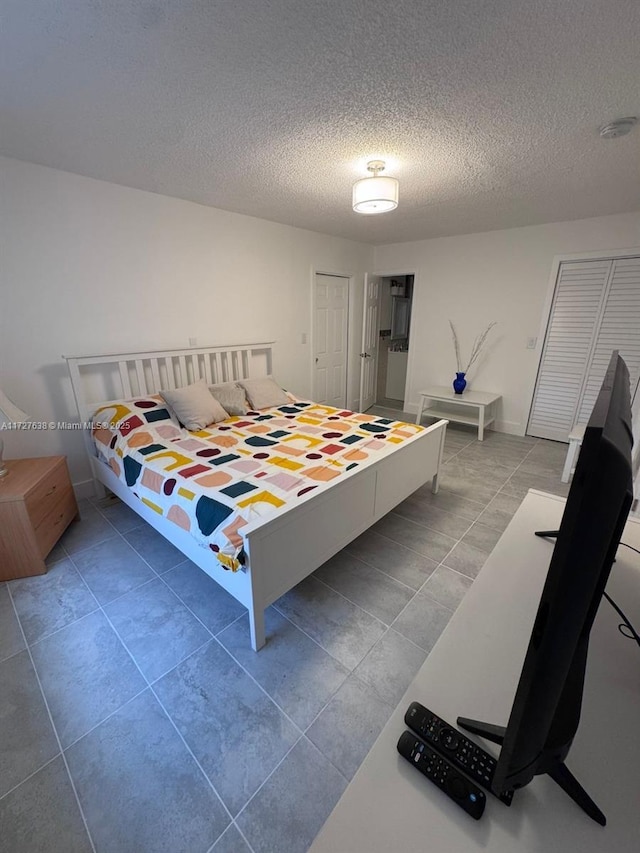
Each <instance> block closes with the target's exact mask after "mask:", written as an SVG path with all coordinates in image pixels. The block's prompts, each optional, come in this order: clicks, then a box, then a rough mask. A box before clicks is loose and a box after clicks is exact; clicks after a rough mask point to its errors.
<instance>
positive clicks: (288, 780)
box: [237, 738, 347, 853]
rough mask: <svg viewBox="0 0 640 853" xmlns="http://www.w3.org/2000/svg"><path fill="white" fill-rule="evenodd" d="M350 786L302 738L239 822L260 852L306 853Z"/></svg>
mask: <svg viewBox="0 0 640 853" xmlns="http://www.w3.org/2000/svg"><path fill="white" fill-rule="evenodd" d="M310 768H312V769H313V772H309V771H310ZM346 784H347V782H346V779H345V778H344V777H343V776H342V775H341V774H340V773H339V772H338V771H337V770H336V768H335V767H334V766H333V765H332V764H331V763H330V762H329V761H328V760H327V759H326V758H325V757H324V755H322V753H321V752H319V750H318V749H317V748H316V747H315V746H314V745H313V744H312V743H311V742H310V741H309V740H307V738H301V739H300V740H299V741H298V743H297V744H296V745H295V746H294V748H293V749H292V750H291V752H290V753H289V755H287V757H286V758H285V760H284V761H283V762H282V764H280V766H279V767H278V768H277V769H276V771H275V773H273V775H272V776H271V777H270V778H269V779H268V780H267V782H266V783H265V785H263V787H262V788H261V789H260V790H259V791H258V793H257V794H256V796H255V797H254V798H253V799H252V800H251V802H250V803H249V805H248V806H247V808H246V809H245V810H244V811H243V812H242V814H241V815H240V816H239V818H238V820H237V823H238V825H239V826H240V829H241V830H242V832H243V833H244V835H245V836H246V837H247V839H248V841H249V843H250V844H251V847H252V848H253V850H254V851H255V853H283V851H285V850H286V851H287V853H305V851H306V850H307V849H308V847H309V846H310V844H311V842H312V841H313V839H314V838H315V836H316V835H317V834H318V832H319V830H320V827H321V826H322V824H323V823H324V822H325V820H326V819H327V818H328V817H329V814H330V812H331V811H332V810H333V807H334V806H335V804H336V803H337V802H338V800H339V799H340V796H341V795H342V792H343V791H344V789H345V787H346Z"/></svg>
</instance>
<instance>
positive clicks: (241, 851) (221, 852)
mask: <svg viewBox="0 0 640 853" xmlns="http://www.w3.org/2000/svg"><path fill="white" fill-rule="evenodd" d="M210 853H251V849H250V847H249V845H248V844H247V842H246V841H245V840H244V838H243V837H242V836H241V835H240V833H239V832H238V830H237V829H236V827H235V826H234V825H233V824H231V825H230V826H229V827H228V828H227V829H225V831H224V832H223V833H222V835H221V836H220V838H219V839H218V840H217V841H216V843H215V844H214V845H213V847H212V848H211V851H210Z"/></svg>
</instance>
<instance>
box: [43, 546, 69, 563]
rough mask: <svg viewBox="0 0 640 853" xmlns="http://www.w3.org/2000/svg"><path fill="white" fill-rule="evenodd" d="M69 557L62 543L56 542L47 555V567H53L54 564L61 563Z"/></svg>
mask: <svg viewBox="0 0 640 853" xmlns="http://www.w3.org/2000/svg"><path fill="white" fill-rule="evenodd" d="M67 556H68V555H67V552H66V551H65V550H64V548H63V547H62V545H61V544H60V542H56V544H55V545H54V546H53V548H52V549H51V550H50V551H49V553H48V554H47V557H46V559H45V563H46V564H47V566H52V565H53V564H54V563H59V562H60V560H64V559H66V557H67Z"/></svg>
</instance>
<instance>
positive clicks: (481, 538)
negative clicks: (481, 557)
mask: <svg viewBox="0 0 640 853" xmlns="http://www.w3.org/2000/svg"><path fill="white" fill-rule="evenodd" d="M501 536H502V533H501V532H500V531H499V530H495V529H494V528H493V527H489V525H487V524H483V523H482V522H481V521H476V522H474V523H473V524H472V525H471V527H470V528H469V530H468V531H467V532H466V533H465V535H464V536H463V537H462V541H463V542H466V543H467V545H473V547H474V548H479V549H480V550H481V551H486V553H487V554H490V553H491V552H492V551H493V549H494V548H495V546H496V543H497V542H498V539H499V538H500V537H501Z"/></svg>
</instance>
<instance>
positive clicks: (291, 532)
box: [66, 341, 447, 651]
mask: <svg viewBox="0 0 640 853" xmlns="http://www.w3.org/2000/svg"><path fill="white" fill-rule="evenodd" d="M272 346H273V342H272V341H270V342H267V343H254V344H243V345H234V346H225V347H221V346H215V347H206V348H204V349H200V348H198V349H183V350H165V351H158V352H137V353H118V354H114V355H99V356H80V357H67V358H66V361H67V364H68V366H69V373H70V376H71V384H72V386H73V393H74V395H75V400H76V404H77V406H78V412H79V415H80V420H81V421H85V422H86V421H90V420H91V418H92V415H93V413H94V412H95V411H96V409H97V408H98V407H99V406H100V405H101V404H102V403H104V402H107V401H108V400H114V399H118V398H123V397H124V398H129V397H136V396H146V395H148V394H155V393H157V392H158V391H159V390H160V389H161V388H176V387H182V386H184V385H188V384H189V383H191V382H194V381H195V380H197V379H199V378H204V379H206V380H207V383H209V384H212V383H216V382H226V381H232V380H237V379H246V378H249V377H250V376H253V375H266V374H267V373H271V366H272ZM97 371H98V372H102V378H101V382H102V386H101V388H102V390H101V394H102V399H100V400H96V399H92V397H93V396H94V394H95V388H96V386H97V385H98V384H99V383H98V382H97V381H96V375H95V374H96V372H97ZM106 377H108V380H107V378H106ZM105 382H106V385H105ZM92 385H93V386H94V394H92V393H91V386H92ZM105 388H106V390H105ZM112 389H113V393H111V391H112ZM105 393H108V394H109V396H108V397H107V398H106V399H105V397H104V395H105ZM446 425H447V421H444V420H443V421H438V422H437V423H435V424H433V425H432V426H430V427H427V428H426V429H425V430H424V432H423V433H421V434H419V435H418V436H416V437H415V438H412V439H409V440H407V441H406V442H404V443H403V444H401V445H399V446H398V449H397V450H395V451H394V452H393V453H392V454H390V455H388V456H385V457H383V458H382V459H379V460H377V461H375V462H371V463H369V464H364V465H362V466H359V467H358V469H357V470H356V471H355V473H354V474H353V475H351V476H349V477H345V478H344V479H342V480H339V481H338V482H336V483H335V484H333V485H332V486H331V487H330V488H329V489H326V490H324V491H321V492H318V493H317V494H315V493H311V494H310V495H309V497H308V498H307V499H306V500H304V501H303V502H302V503H300V504H296V505H295V506H294V507H291V508H287V507H284V508H282V509H280V510H278V511H276V512H275V513H274V515H273V516H270V517H269V519H268V520H266V521H265V520H258V521H256V522H253V523H251V524H248V525H246V527H244V528H243V535H244V539H245V552H246V557H247V559H246V566H245V567H244V568H243V569H242V570H241V571H238V572H231V571H227V570H225V569H223V568H222V567H221V566H220V564H219V563H218V561H217V560H216V558H215V556H214V555H213V554H212V553H211V552H209V551H208V550H207V549H205V548H203V547H202V546H200V545H198V544H197V542H196V540H195V539H194V538H193V537H192V536H191V535H190V534H189V533H187V532H185V531H184V530H182V529H181V528H179V527H178V526H177V525H176V524H173V523H172V522H171V521H168V520H167V519H165V518H163V517H162V516H159V515H158V514H157V513H155V512H153V510H151V509H149V508H148V507H147V506H145V504H143V503H142V502H141V501H140V500H138V499H137V498H136V497H135V496H134V495H133V493H132V492H131V491H130V490H129V489H128V488H127V487H126V486H125V485H124V483H122V481H121V480H119V479H118V478H117V477H116V475H115V474H114V473H113V471H112V470H111V469H110V468H109V467H108V466H107V465H106V464H105V463H104V462H102V461H101V460H100V459H98V457H97V456H96V450H95V447H94V445H93V440H92V437H91V432H90V430H83V432H84V434H85V440H86V444H87V451H88V453H89V459H90V461H91V467H92V471H93V477H94V480H95V483H96V492H97V494H98V495H104V488H103V487H106V488H107V489H109V490H110V491H111V492H113V493H114V494H116V495H117V496H118V497H119V498H120V499H121V500H122V501H123V502H124V503H125V504H127V506H129V507H131V509H133V510H134V511H135V512H136V513H138V515H140V516H141V517H142V518H144V519H145V521H147V522H148V523H149V524H150V525H151V526H152V527H154V528H155V529H156V530H157V531H158V532H159V533H161V534H162V536H164V537H165V539H168V540H169V542H171V543H172V544H173V545H175V546H176V547H177V548H179V549H180V551H182V553H183V554H185V556H186V557H188V558H189V559H190V560H192V561H193V562H194V563H196V565H198V566H199V567H200V568H201V569H202V570H203V571H205V572H206V573H207V574H208V575H209V576H210V577H212V578H213V579H214V580H215V581H216V582H217V583H219V584H220V586H222V587H224V589H226V590H227V592H229V593H230V594H231V595H232V596H233V597H234V598H235V599H237V600H238V601H239V602H241V604H244V606H245V607H246V608H247V609H248V611H249V622H250V627H251V645H252V647H253V649H254V650H255V651H257V650H258V649H260V648H261V647H262V646H263V645H264V643H265V629H264V610H265V608H266V607H268V606H269V605H270V604H272V603H273V602H274V601H275V600H276V599H277V598H279V597H280V596H281V595H283V594H284V593H285V592H287V591H288V590H290V589H291V588H292V587H294V586H295V585H296V584H297V583H299V582H300V581H301V580H303V579H304V578H305V577H307V575H309V574H311V572H313V571H315V570H316V569H317V568H319V567H320V566H321V565H322V564H323V563H324V562H326V560H328V559H329V558H330V557H332V556H333V555H334V554H336V553H337V552H338V551H340V550H341V549H342V548H344V546H345V545H347V544H348V543H349V542H351V541H352V540H353V539H355V538H356V536H359V535H360V534H361V533H363V532H364V531H365V530H366V529H367V528H368V527H370V526H371V525H372V524H374V523H375V522H376V521H377V520H378V519H379V518H381V517H382V516H383V515H385V514H386V513H387V512H389V510H391V509H392V508H393V507H394V506H396V505H397V504H399V503H400V502H401V501H403V500H404V499H405V498H406V497H408V496H409V495H410V494H411V493H412V492H414V491H415V490H416V489H417V488H419V487H420V486H421V485H423V484H424V483H426V482H427V481H428V480H430V479H431V480H432V491H433V492H434V493H435V492H437V490H438V471H439V469H440V465H441V463H442V452H443V447H444V437H445V431H446Z"/></svg>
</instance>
